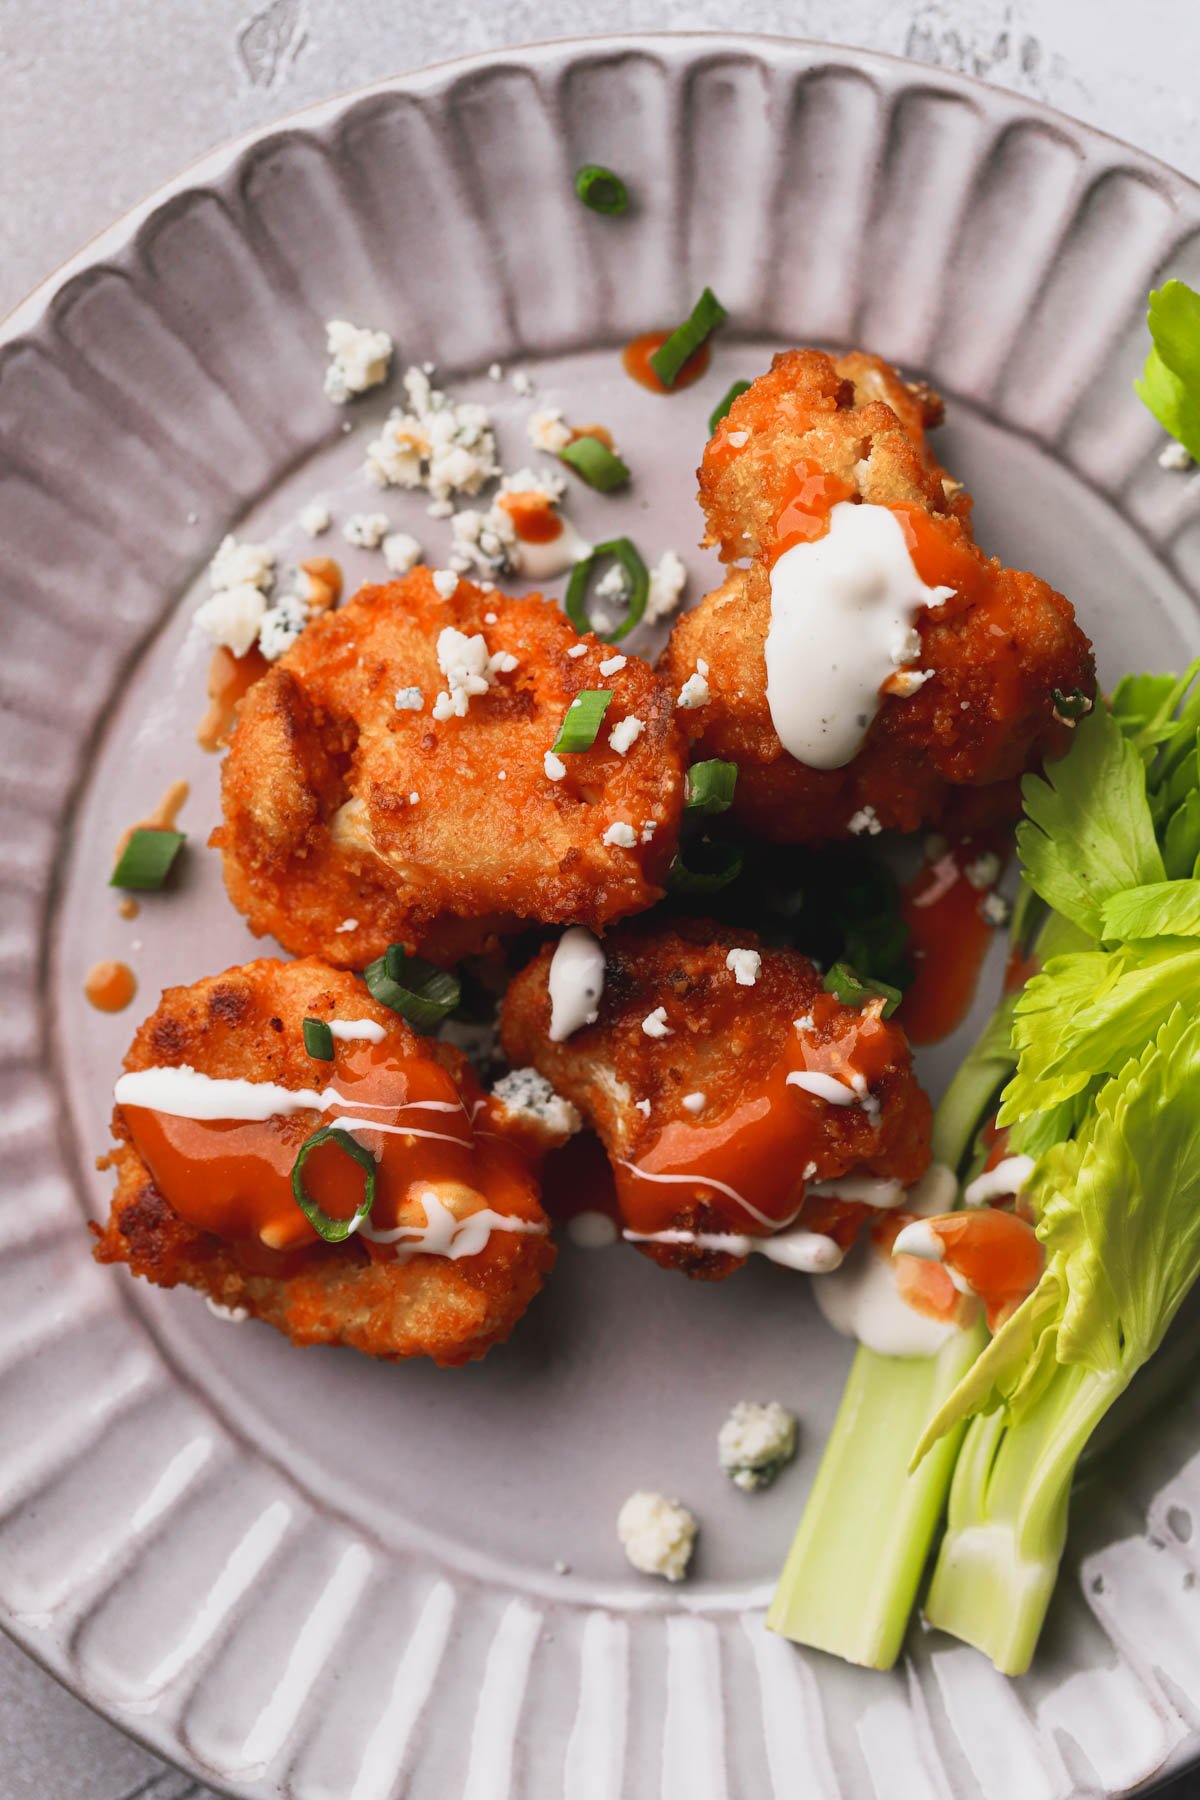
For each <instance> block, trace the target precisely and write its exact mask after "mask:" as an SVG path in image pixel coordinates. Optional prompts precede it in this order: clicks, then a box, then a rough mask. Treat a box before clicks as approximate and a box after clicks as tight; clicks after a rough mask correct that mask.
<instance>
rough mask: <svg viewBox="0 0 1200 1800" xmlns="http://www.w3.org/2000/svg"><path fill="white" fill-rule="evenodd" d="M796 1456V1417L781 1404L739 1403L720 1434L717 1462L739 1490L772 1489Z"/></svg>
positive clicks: (771, 1402) (743, 1401) (718, 1435)
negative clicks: (780, 1473)
mask: <svg viewBox="0 0 1200 1800" xmlns="http://www.w3.org/2000/svg"><path fill="white" fill-rule="evenodd" d="M795 1454H796V1416H795V1414H794V1413H790V1412H789V1411H788V1409H787V1407H786V1406H780V1404H779V1402H778V1400H769V1401H768V1402H767V1403H766V1405H765V1406H764V1405H762V1404H761V1403H760V1402H759V1401H757V1400H739V1401H738V1402H737V1404H736V1406H735V1407H734V1408H733V1410H732V1411H731V1413H730V1414H729V1417H728V1418H727V1419H726V1421H725V1423H724V1424H723V1425H722V1427H721V1429H720V1431H719V1432H718V1433H717V1461H718V1462H719V1463H720V1465H721V1467H722V1469H723V1470H724V1471H725V1473H726V1475H728V1477H729V1479H730V1480H731V1481H732V1482H733V1485H734V1486H735V1487H739V1488H741V1489H742V1491H743V1493H747V1494H753V1493H754V1492H755V1491H756V1490H757V1489H758V1488H765V1487H769V1486H770V1484H771V1482H773V1481H774V1479H775V1477H776V1476H777V1475H778V1473H779V1471H780V1469H782V1468H783V1466H784V1464H785V1463H789V1462H790V1461H791V1460H792V1458H793V1456H795Z"/></svg>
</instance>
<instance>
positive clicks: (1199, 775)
mask: <svg viewBox="0 0 1200 1800" xmlns="http://www.w3.org/2000/svg"><path fill="white" fill-rule="evenodd" d="M1188 737H1189V745H1188V749H1187V751H1186V753H1185V755H1184V756H1183V758H1182V760H1181V761H1180V762H1178V763H1177V764H1176V765H1175V767H1174V769H1172V771H1171V774H1170V777H1169V779H1168V780H1167V781H1166V782H1164V783H1163V786H1162V788H1161V789H1160V790H1159V791H1160V792H1161V794H1162V798H1163V802H1164V805H1165V808H1166V810H1167V812H1169V813H1171V812H1174V810H1175V808H1176V807H1177V806H1182V805H1183V803H1184V801H1185V800H1186V799H1187V798H1188V796H1189V794H1192V793H1194V792H1195V791H1196V789H1197V788H1200V757H1197V754H1196V744H1195V734H1194V733H1192V732H1189V733H1188Z"/></svg>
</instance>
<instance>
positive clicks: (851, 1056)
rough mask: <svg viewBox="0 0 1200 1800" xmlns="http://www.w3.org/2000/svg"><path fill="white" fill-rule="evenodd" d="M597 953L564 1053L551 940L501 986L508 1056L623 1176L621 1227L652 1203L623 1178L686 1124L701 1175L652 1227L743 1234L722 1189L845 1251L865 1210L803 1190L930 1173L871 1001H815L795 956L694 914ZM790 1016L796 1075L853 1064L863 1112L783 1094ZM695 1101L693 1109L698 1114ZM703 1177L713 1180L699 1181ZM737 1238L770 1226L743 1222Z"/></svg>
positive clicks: (680, 1254)
mask: <svg viewBox="0 0 1200 1800" xmlns="http://www.w3.org/2000/svg"><path fill="white" fill-rule="evenodd" d="M734 949H741V950H753V951H757V952H758V954H759V955H760V957H761V966H760V968H759V969H758V972H757V976H756V979H755V981H754V983H753V985H752V986H746V985H743V984H740V983H739V982H738V980H737V976H736V974H735V972H734V971H733V970H732V969H731V968H730V967H729V966H728V958H729V953H730V951H732V950H734ZM604 952H605V980H604V993H603V998H602V1001H601V1005H600V1013H599V1017H598V1019H597V1021H596V1023H595V1024H594V1025H590V1026H586V1027H584V1028H582V1029H580V1030H579V1031H576V1032H574V1033H573V1034H572V1036H571V1037H570V1038H569V1039H568V1040H567V1041H566V1042H563V1043H552V1042H551V1041H550V1037H549V1026H550V1001H549V994H548V989H547V981H548V975H549V967H550V960H551V956H552V954H553V946H552V945H547V946H546V947H544V948H543V949H542V951H541V952H540V953H539V954H538V955H537V956H536V957H535V958H534V960H533V961H532V962H531V963H530V964H529V965H528V966H527V967H526V968H525V969H523V970H522V971H521V973H520V974H519V975H518V976H517V977H516V978H515V980H514V981H513V982H512V984H511V985H510V987H509V989H508V992H507V994H506V996H505V999H504V1004H503V1008H502V1012H501V1036H502V1041H503V1045H504V1051H505V1055H506V1056H507V1057H508V1059H509V1061H510V1062H512V1063H513V1064H514V1065H517V1064H522V1065H523V1064H530V1065H532V1066H533V1067H535V1068H536V1069H538V1070H539V1071H540V1073H541V1074H543V1075H544V1076H545V1077H546V1079H547V1080H548V1081H549V1082H551V1084H552V1085H553V1086H554V1087H555V1088H556V1089H557V1090H558V1092H559V1093H560V1094H562V1095H563V1096H564V1097H565V1098H567V1099H569V1100H571V1101H572V1102H573V1103H574V1104H575V1106H577V1107H578V1108H579V1111H580V1112H581V1113H582V1114H583V1116H584V1118H585V1119H586V1120H587V1121H588V1123H589V1124H590V1125H591V1126H592V1127H593V1129H594V1130H595V1132H596V1133H597V1135H598V1136H599V1138H600V1140H601V1142H602V1144H603V1145H604V1148H605V1150H606V1152H607V1154H608V1157H609V1160H610V1162H611V1163H612V1165H613V1168H614V1172H615V1174H616V1176H617V1184H618V1195H619V1198H620V1200H621V1205H622V1209H623V1212H624V1215H625V1222H626V1224H627V1225H634V1226H637V1225H638V1219H637V1216H636V1215H637V1214H638V1211H639V1208H640V1207H641V1206H642V1205H643V1203H644V1201H645V1199H646V1196H645V1195H643V1194H639V1191H638V1189H637V1187H636V1186H631V1185H630V1184H629V1183H628V1182H626V1183H625V1185H624V1187H623V1186H622V1180H623V1177H622V1169H623V1168H624V1167H627V1166H628V1165H629V1164H638V1163H643V1164H645V1165H646V1166H651V1165H652V1166H654V1167H658V1168H662V1167H666V1166H667V1163H666V1162H665V1161H664V1159H663V1156H662V1154H661V1153H662V1150H663V1146H664V1145H665V1144H666V1143H667V1142H668V1141H669V1139H668V1134H670V1133H676V1134H678V1132H679V1130H680V1128H682V1129H683V1130H685V1131H690V1130H692V1129H693V1128H694V1131H695V1135H694V1136H692V1137H689V1138H688V1139H687V1140H686V1141H687V1142H688V1143H689V1145H691V1144H694V1145H695V1146H696V1147H697V1149H696V1154H697V1156H698V1157H699V1158H700V1161H699V1162H697V1163H696V1165H695V1173H696V1181H695V1185H694V1186H689V1185H687V1184H685V1183H682V1182H680V1183H675V1184H674V1185H672V1186H670V1187H669V1188H663V1187H660V1188H658V1189H657V1191H656V1194H655V1192H651V1193H650V1201H651V1204H652V1205H658V1206H665V1207H666V1208H667V1214H668V1216H666V1217H664V1218H662V1219H660V1220H659V1221H658V1222H657V1223H656V1226H655V1229H661V1228H662V1227H663V1225H666V1226H668V1227H669V1228H671V1229H681V1230H684V1231H687V1232H693V1233H722V1232H729V1231H731V1230H732V1231H735V1232H741V1231H745V1230H746V1229H747V1221H746V1219H745V1218H744V1216H743V1217H737V1216H735V1215H736V1213H737V1210H738V1209H737V1207H736V1205H735V1206H734V1208H733V1209H732V1210H731V1207H730V1203H729V1200H728V1198H723V1197H722V1195H721V1193H720V1192H718V1191H717V1189H716V1187H715V1180H716V1179H717V1178H719V1179H724V1180H726V1181H728V1182H730V1184H731V1185H734V1186H736V1188H737V1190H738V1192H739V1193H741V1194H744V1195H745V1196H747V1197H748V1198H751V1199H752V1200H754V1203H755V1204H757V1205H759V1206H760V1207H761V1209H762V1210H764V1211H768V1212H769V1213H770V1214H771V1216H772V1217H773V1218H776V1219H778V1220H780V1221H781V1222H784V1223H786V1222H788V1221H789V1220H790V1219H791V1218H792V1217H794V1216H795V1214H796V1209H797V1208H799V1207H800V1206H801V1202H802V1201H803V1208H802V1210H801V1211H800V1213H799V1222H800V1224H801V1225H805V1226H808V1227H810V1228H811V1229H813V1230H819V1231H822V1232H825V1233H828V1234H829V1235H831V1236H833V1237H835V1238H836V1239H837V1240H838V1241H839V1242H840V1243H842V1244H843V1246H844V1245H845V1244H847V1243H848V1242H849V1241H851V1240H852V1238H853V1237H854V1235H855V1233H856V1232H857V1230H858V1228H859V1225H860V1224H861V1222H862V1220H863V1218H864V1217H865V1216H866V1209H865V1208H864V1207H862V1206H856V1205H847V1204H845V1203H844V1202H839V1201H835V1200H831V1199H828V1198H822V1197H821V1196H819V1195H810V1196H809V1197H808V1198H805V1189H806V1185H807V1184H811V1183H820V1182H823V1181H829V1180H834V1179H836V1178H838V1177H840V1176H844V1175H846V1174H847V1173H849V1172H850V1171H854V1172H864V1173H867V1174H870V1175H873V1176H878V1177H881V1178H886V1179H894V1180H898V1181H900V1182H902V1183H903V1184H904V1185H905V1186H908V1185H910V1184H911V1183H912V1182H914V1181H916V1180H918V1179H919V1177H920V1176H921V1175H922V1174H923V1173H924V1171H925V1169H926V1168H927V1166H928V1164H929V1154H930V1151H929V1139H930V1122H931V1120H930V1106H929V1101H928V1099H927V1097H926V1095H925V1094H924V1093H923V1092H922V1090H921V1089H920V1088H919V1087H918V1086H917V1083H916V1081H915V1079H914V1076H913V1073H912V1066H911V1057H910V1053H909V1049H908V1044H907V1041H906V1040H905V1037H904V1033H903V1032H902V1031H901V1030H900V1028H899V1026H897V1025H894V1024H891V1023H885V1022H884V1021H883V1020H882V1019H880V1017H879V1015H878V1009H877V1008H869V1009H867V1011H865V1012H861V1013H860V1012H858V1011H856V1010H853V1009H851V1008H849V1007H845V1006H842V1005H840V1004H839V1003H838V1002H837V1001H835V1000H834V999H833V998H832V996H830V995H828V994H826V993H825V992H824V990H823V988H822V983H821V977H820V975H819V974H818V972H817V970H816V969H815V968H814V966H813V964H812V963H811V962H810V961H809V960H808V958H807V957H804V956H800V955H798V954H797V953H796V952H795V951H791V950H768V949H765V948H763V946H762V945H761V944H760V943H759V941H758V939H757V938H755V936H754V935H753V933H750V932H746V931H742V930H737V931H732V930H727V929H724V928H722V927H718V926H716V925H714V924H712V923H710V922H708V921H706V920H679V921H676V922H674V923H672V924H671V925H670V926H660V927H658V928H657V929H656V928H655V927H654V926H652V925H649V924H636V925H633V924H631V925H623V926H620V927H618V928H617V929H616V930H615V931H613V932H610V933H609V934H608V936H607V937H606V938H605V939H604ZM659 1007H662V1008H663V1009H664V1013H665V1019H666V1023H667V1025H668V1027H669V1032H670V1035H669V1036H666V1037H653V1036H648V1035H647V1032H646V1030H645V1022H646V1021H647V1019H649V1018H650V1016H651V1015H652V1014H653V1013H654V1012H655V1011H656V1009H658V1008H659ZM797 1020H799V1021H801V1026H802V1032H801V1033H800V1035H802V1037H803V1042H804V1063H805V1065H806V1066H808V1067H815V1066H823V1067H825V1068H828V1069H837V1068H841V1069H842V1070H843V1071H846V1070H848V1069H861V1070H863V1071H864V1079H865V1080H866V1082H867V1088H866V1089H865V1090H864V1092H865V1094H866V1095H867V1096H869V1097H868V1098H866V1099H865V1100H864V1103H862V1104H854V1105H840V1106H839V1105H829V1104H827V1103H825V1102H824V1101H822V1100H820V1099H818V1098H814V1097H813V1096H811V1095H809V1094H807V1093H802V1092H801V1091H799V1090H798V1089H797V1088H795V1087H789V1086H787V1085H785V1083H784V1080H783V1072H784V1071H785V1070H786V1069H787V1068H788V1067H792V1066H794V1067H799V1066H801V1064H800V1063H799V1062H797V1061H796V1059H795V1047H796V1043H797V1037H798V1027H797V1023H796V1021H797ZM685 1097H690V1099H691V1102H692V1104H691V1105H690V1106H685V1105H684V1100H685ZM697 1097H699V1099H700V1100H702V1101H703V1105H702V1107H701V1108H700V1109H699V1111H696V1110H693V1108H694V1107H695V1106H696V1102H697ZM735 1119H736V1120H738V1121H740V1123H739V1124H738V1126H737V1128H736V1131H735V1126H734V1121H735ZM708 1146H714V1148H712V1149H709V1148H708ZM670 1166H671V1167H672V1168H674V1167H675V1164H674V1163H673V1162H672V1163H671V1164H670ZM706 1175H708V1176H710V1177H713V1178H714V1186H710V1187H707V1188H706V1186H705V1176H706ZM663 1195H666V1196H668V1198H667V1199H665V1200H663V1199H662V1196H663ZM656 1196H657V1197H656ZM638 1228H641V1227H640V1226H639V1227H638ZM749 1229H750V1230H752V1231H753V1230H756V1229H759V1230H761V1229H765V1228H764V1227H762V1226H761V1225H760V1226H757V1227H756V1226H755V1225H754V1224H753V1223H751V1224H750V1226H749ZM638 1247H639V1248H640V1249H643V1250H644V1251H645V1253H646V1254H648V1255H650V1256H652V1257H653V1258H654V1259H655V1260H656V1261H658V1262H660V1263H662V1264H663V1265H664V1266H668V1267H676V1268H682V1269H684V1270H686V1272H687V1273H688V1274H690V1275H696V1276H699V1277H702V1278H705V1279H717V1278H720V1277H722V1276H724V1275H728V1274H729V1273H730V1272H731V1271H732V1270H733V1269H735V1268H737V1267H739V1266H740V1262H741V1261H742V1260H744V1259H742V1258H738V1257H736V1256H731V1255H727V1254H725V1253H723V1252H720V1251H714V1250H712V1249H711V1248H705V1247H703V1246H700V1245H689V1244H661V1243H660V1244H649V1245H639V1246H638Z"/></svg>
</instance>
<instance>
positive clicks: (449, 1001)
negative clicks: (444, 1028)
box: [363, 944, 462, 1031]
mask: <svg viewBox="0 0 1200 1800" xmlns="http://www.w3.org/2000/svg"><path fill="white" fill-rule="evenodd" d="M363 980H364V981H365V982H366V984H367V991H368V993H369V994H370V996H371V998H372V1000H378V1002H379V1004H380V1005H381V1006H388V1007H390V1008H391V1010H392V1011H393V1012H394V1013H399V1015H400V1017H401V1018H402V1019H406V1020H407V1021H408V1023H409V1024H410V1025H411V1026H412V1028H413V1030H414V1031H432V1030H433V1028H434V1026H435V1025H440V1024H441V1022H442V1020H443V1019H444V1018H445V1017H446V1015H447V1014H448V1013H452V1012H453V1011H454V1009H455V1007H456V1006H457V1005H458V1003H459V1000H460V999H461V997H462V983H461V982H460V981H459V979H458V976H457V975H452V974H451V973H450V971H449V970H448V969H439V968H438V966H437V964H436V963H431V962H426V961H425V959H424V958H423V957H420V956H409V955H408V954H407V952H406V951H405V949H404V946H403V945H402V944H389V945H388V947H387V949H386V950H385V951H384V953H383V955H382V956H377V957H376V958H375V961H374V962H372V963H368V964H367V966H366V968H365V969H364V970H363Z"/></svg>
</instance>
